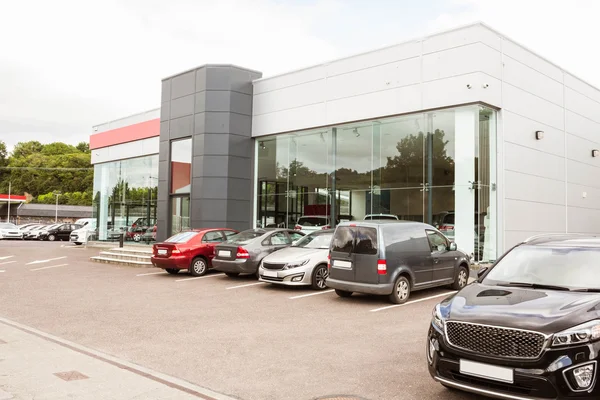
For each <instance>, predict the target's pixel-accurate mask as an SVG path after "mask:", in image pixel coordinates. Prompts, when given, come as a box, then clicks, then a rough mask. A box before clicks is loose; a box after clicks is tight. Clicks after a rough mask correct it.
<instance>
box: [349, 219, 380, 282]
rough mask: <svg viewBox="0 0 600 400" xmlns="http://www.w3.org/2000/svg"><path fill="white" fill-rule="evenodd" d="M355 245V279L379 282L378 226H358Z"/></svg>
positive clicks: (357, 280)
mask: <svg viewBox="0 0 600 400" xmlns="http://www.w3.org/2000/svg"><path fill="white" fill-rule="evenodd" d="M355 240H356V241H355V245H354V260H353V264H354V280H355V281H356V282H360V283H379V273H378V271H377V260H378V254H379V245H378V243H379V240H378V232H377V228H376V227H373V226H359V227H357V228H356V239H355Z"/></svg>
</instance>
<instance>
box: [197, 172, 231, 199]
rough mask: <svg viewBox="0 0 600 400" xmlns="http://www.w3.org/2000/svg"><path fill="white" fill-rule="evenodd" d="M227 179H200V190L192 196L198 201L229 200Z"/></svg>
mask: <svg viewBox="0 0 600 400" xmlns="http://www.w3.org/2000/svg"><path fill="white" fill-rule="evenodd" d="M228 181H229V180H228V179H223V178H207V177H204V178H202V184H201V185H200V188H199V189H198V190H197V191H196V190H195V191H194V196H196V198H198V199H222V200H227V199H229V194H228V185H227V183H228Z"/></svg>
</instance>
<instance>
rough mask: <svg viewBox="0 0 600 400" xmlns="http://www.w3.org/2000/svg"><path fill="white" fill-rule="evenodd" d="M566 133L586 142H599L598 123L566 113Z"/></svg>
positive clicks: (569, 112) (599, 124) (599, 125)
mask: <svg viewBox="0 0 600 400" xmlns="http://www.w3.org/2000/svg"><path fill="white" fill-rule="evenodd" d="M565 118H566V125H567V132H569V133H571V134H573V135H576V136H579V137H582V138H584V139H587V140H591V141H595V140H600V123H598V122H595V121H592V120H591V119H589V118H586V117H583V116H581V115H579V114H575V113H574V112H572V111H569V110H567V111H566V117H565Z"/></svg>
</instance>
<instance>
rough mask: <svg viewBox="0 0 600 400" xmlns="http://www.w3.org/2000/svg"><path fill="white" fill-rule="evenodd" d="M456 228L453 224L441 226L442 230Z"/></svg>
mask: <svg viewBox="0 0 600 400" xmlns="http://www.w3.org/2000/svg"><path fill="white" fill-rule="evenodd" d="M451 230H454V227H453V226H452V225H442V226H440V231H451Z"/></svg>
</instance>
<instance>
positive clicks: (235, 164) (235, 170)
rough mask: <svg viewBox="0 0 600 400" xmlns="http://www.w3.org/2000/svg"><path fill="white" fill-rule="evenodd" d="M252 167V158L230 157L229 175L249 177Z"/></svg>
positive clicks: (232, 176)
mask: <svg viewBox="0 0 600 400" xmlns="http://www.w3.org/2000/svg"><path fill="white" fill-rule="evenodd" d="M251 169H252V159H251V158H245V157H229V168H228V176H229V177H231V178H248V175H249V172H250V170H251Z"/></svg>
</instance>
